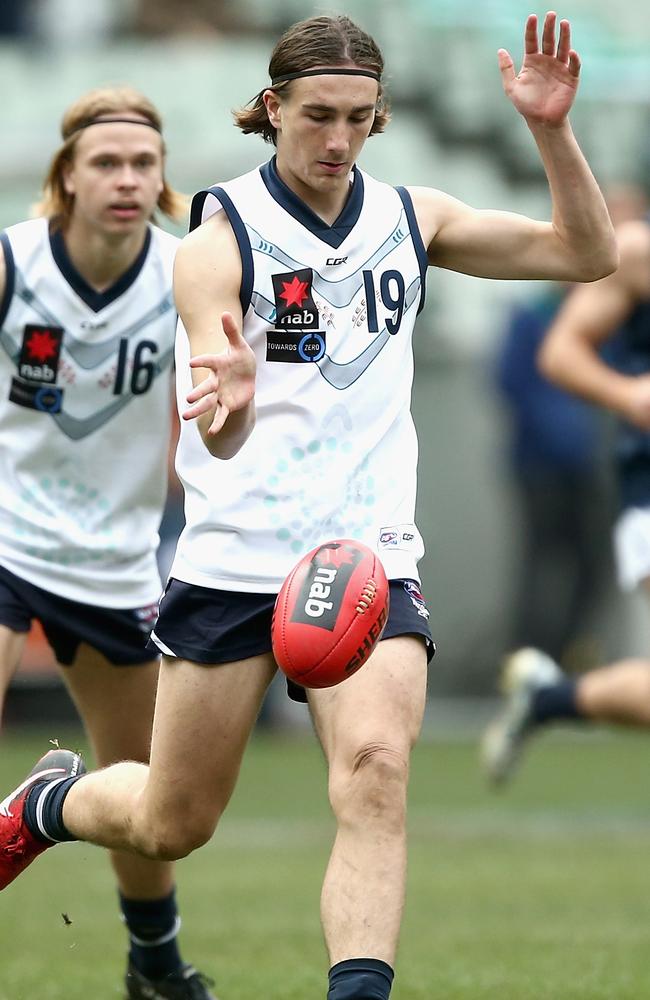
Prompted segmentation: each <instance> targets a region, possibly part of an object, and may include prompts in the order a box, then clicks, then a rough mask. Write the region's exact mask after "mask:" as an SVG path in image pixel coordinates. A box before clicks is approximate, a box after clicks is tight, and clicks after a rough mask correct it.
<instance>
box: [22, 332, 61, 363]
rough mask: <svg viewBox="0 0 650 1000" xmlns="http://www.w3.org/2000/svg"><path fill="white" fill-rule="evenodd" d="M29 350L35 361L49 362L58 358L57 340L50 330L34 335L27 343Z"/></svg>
mask: <svg viewBox="0 0 650 1000" xmlns="http://www.w3.org/2000/svg"><path fill="white" fill-rule="evenodd" d="M27 350H28V351H29V353H30V355H31V356H32V357H33V358H34V360H35V361H41V362H43V361H47V360H48V358H54V357H56V340H55V339H54V337H53V336H52V334H51V333H50V332H49V330H43V332H42V333H41V332H38V333H33V334H32V335H31V337H30V338H29V340H28V341H27Z"/></svg>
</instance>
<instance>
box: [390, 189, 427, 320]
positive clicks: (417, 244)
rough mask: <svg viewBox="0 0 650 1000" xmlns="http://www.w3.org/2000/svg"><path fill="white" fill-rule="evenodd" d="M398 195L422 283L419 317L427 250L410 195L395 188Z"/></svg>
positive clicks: (423, 293)
mask: <svg viewBox="0 0 650 1000" xmlns="http://www.w3.org/2000/svg"><path fill="white" fill-rule="evenodd" d="M395 190H396V191H397V193H398V195H399V196H400V198H401V199H402V205H403V206H404V211H405V212H406V218H407V219H408V224H409V229H410V231H411V239H412V240H413V246H414V248H415V254H416V256H417V259H418V264H419V265H420V280H421V282H422V291H421V292H420V304H419V305H418V311H417V315H418V316H419V315H420V313H421V312H422V310H423V308H424V300H425V298H426V295H427V271H428V269H429V257H428V255H427V248H426V247H425V245H424V240H423V239H422V234H421V232H420V227H419V226H418V220H417V219H416V218H415V210H414V208H413V200H412V198H411V195H410V194H409V192H408V191H407V190H406V188H405V187H396V188H395Z"/></svg>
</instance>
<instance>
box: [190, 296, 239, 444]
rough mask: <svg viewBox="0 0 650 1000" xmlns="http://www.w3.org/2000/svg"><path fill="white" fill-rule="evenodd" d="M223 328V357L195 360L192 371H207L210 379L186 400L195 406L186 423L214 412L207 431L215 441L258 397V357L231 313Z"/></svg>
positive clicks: (208, 355) (191, 407) (205, 357)
mask: <svg viewBox="0 0 650 1000" xmlns="http://www.w3.org/2000/svg"><path fill="white" fill-rule="evenodd" d="M221 325H222V326H223V332H224V333H225V335H226V339H227V340H228V346H227V347H226V349H225V351H222V352H221V353H219V354H200V355H198V356H197V357H194V358H191V360H190V367H191V368H205V369H207V370H208V375H207V376H206V378H204V379H203V380H202V381H201V382H199V384H198V385H196V386H195V387H194V388H193V389H192V391H191V392H190V393H188V395H187V396H186V399H187V402H188V403H190V404H191V405H190V407H189V409H187V410H186V411H185V412H184V413H183V420H194V419H196V418H197V417H201V416H203V414H205V413H210V412H212V413H213V418H212V421H211V423H210V426H209V428H208V430H207V433H208V435H209V436H211V437H212V436H214V435H216V434H218V433H219V431H220V430H221V428H222V427H223V425H224V424H225V422H226V420H227V419H228V416H229V414H231V413H234V412H236V411H237V410H243V409H244V407H246V406H247V405H248V404H249V403H250V402H251V400H252V399H253V397H254V395H255V374H256V362H255V354H254V353H253V351H252V349H251V347H250V346H249V344H248V343H247V342H246V340H245V339H244V337H243V336H242V334H241V332H240V330H239V327H238V326H237V323H236V322H235V320H234V318H233V316H232V315H231V313H228V312H225V313H224V314H223V315H222V317H221Z"/></svg>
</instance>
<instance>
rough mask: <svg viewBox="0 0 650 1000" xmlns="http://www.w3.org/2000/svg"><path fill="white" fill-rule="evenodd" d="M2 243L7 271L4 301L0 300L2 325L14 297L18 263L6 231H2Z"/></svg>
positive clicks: (0, 323) (0, 241)
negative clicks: (15, 260)
mask: <svg viewBox="0 0 650 1000" xmlns="http://www.w3.org/2000/svg"><path fill="white" fill-rule="evenodd" d="M0 243H1V244H2V249H3V250H4V255H5V273H6V278H5V290H4V294H3V296H2V301H0V326H2V324H3V323H4V321H5V320H6V318H7V313H8V312H9V306H10V305H11V300H12V299H13V297H14V288H15V287H16V264H15V262H14V254H13V250H12V249H11V243H10V242H9V237H8V236H7V234H6V233H0Z"/></svg>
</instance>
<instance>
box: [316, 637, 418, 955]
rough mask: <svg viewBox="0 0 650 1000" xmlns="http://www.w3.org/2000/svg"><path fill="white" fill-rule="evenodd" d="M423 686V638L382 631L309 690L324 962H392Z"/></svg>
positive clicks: (399, 911)
mask: <svg viewBox="0 0 650 1000" xmlns="http://www.w3.org/2000/svg"><path fill="white" fill-rule="evenodd" d="M425 696H426V653H425V649H424V644H423V643H422V642H421V641H420V640H419V639H416V638H414V637H412V636H401V637H399V638H395V639H386V640H384V641H383V642H380V643H379V646H378V647H377V649H376V650H375V651H374V653H373V654H372V657H371V659H370V661H369V662H368V663H367V664H366V665H365V666H364V667H363V668H362V669H361V670H360V671H359V672H358V673H357V674H355V675H354V676H353V677H350V678H349V679H348V680H346V681H345V682H344V683H343V684H340V685H339V686H338V687H335V688H330V689H327V690H322V691H311V692H309V703H310V707H311V710H312V714H313V717H314V722H315V725H316V730H317V733H318V736H319V738H320V740H321V743H322V745H323V749H324V751H325V755H326V757H327V760H328V763H329V788H330V800H331V803H332V808H333V809H334V813H335V815H336V819H337V833H336V839H335V842H334V847H333V849H332V854H331V857H330V862H329V865H328V868H327V873H326V875H325V881H324V884H323V891H322V896H321V918H322V922H323V930H324V933H325V940H326V943H327V948H328V951H329V957H330V962H331V964H332V965H334V964H336V963H338V962H341V961H344V960H346V959H349V958H360V957H365V958H376V959H380V960H381V961H384V962H387V963H388V964H389V965H392V964H393V962H394V959H395V951H396V948H397V940H398V936H399V928H400V923H401V918H402V910H403V906H404V886H405V876H406V790H407V783H408V772H409V756H410V751H411V748H412V746H413V744H414V743H415V740H416V739H417V736H418V733H419V731H420V726H421V722H422V715H423V712H424V704H425Z"/></svg>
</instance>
